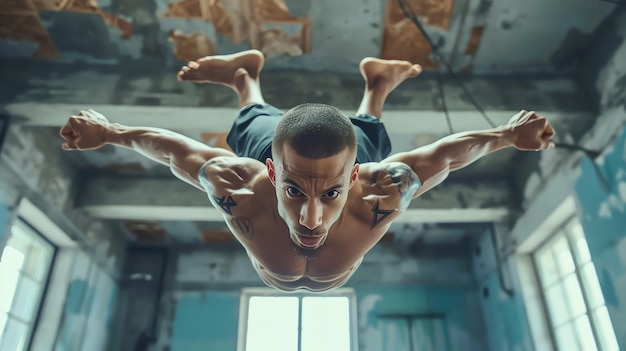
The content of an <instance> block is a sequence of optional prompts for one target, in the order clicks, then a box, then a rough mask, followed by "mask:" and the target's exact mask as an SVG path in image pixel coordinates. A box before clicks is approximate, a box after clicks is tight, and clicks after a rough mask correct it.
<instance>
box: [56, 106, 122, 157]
mask: <svg viewBox="0 0 626 351" xmlns="http://www.w3.org/2000/svg"><path fill="white" fill-rule="evenodd" d="M110 126H111V123H110V122H109V121H108V120H107V119H106V117H104V116H103V115H102V114H100V113H98V112H96V111H94V110H88V111H80V113H79V114H78V116H71V117H70V118H69V119H68V120H67V123H65V125H64V126H63V128H61V131H60V134H61V137H62V138H63V139H65V141H66V142H65V143H63V145H62V147H63V150H92V149H98V148H100V147H102V146H103V145H104V144H105V141H106V140H105V136H106V133H107V131H108V130H109V128H110Z"/></svg>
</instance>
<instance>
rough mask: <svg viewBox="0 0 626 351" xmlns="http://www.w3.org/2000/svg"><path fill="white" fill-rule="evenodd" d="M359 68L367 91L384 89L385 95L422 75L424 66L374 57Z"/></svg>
mask: <svg viewBox="0 0 626 351" xmlns="http://www.w3.org/2000/svg"><path fill="white" fill-rule="evenodd" d="M359 68H360V70H361V75H363V78H364V79H365V84H366V86H367V89H369V90H372V89H382V90H383V91H384V92H385V93H389V92H391V91H392V90H393V89H395V88H396V87H397V86H398V85H399V84H400V83H402V82H403V81H404V80H406V79H408V78H413V77H417V76H418V75H419V74H420V73H422V66H420V65H414V64H412V63H410V62H409V61H399V60H383V59H378V58H373V57H366V58H364V59H363V60H361V64H360V66H359Z"/></svg>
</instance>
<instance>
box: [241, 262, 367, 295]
mask: <svg viewBox="0 0 626 351" xmlns="http://www.w3.org/2000/svg"><path fill="white" fill-rule="evenodd" d="M249 256H250V261H252V266H253V267H254V269H255V270H256V271H257V273H258V274H259V276H260V277H261V279H262V280H263V282H264V283H265V284H267V285H268V286H270V287H273V288H276V289H278V290H282V291H295V290H301V289H305V290H309V291H314V292H321V291H327V290H330V289H334V288H338V287H341V286H343V285H344V284H345V283H346V282H347V281H348V279H350V277H351V276H352V274H354V272H356V270H357V268H358V267H359V266H360V265H361V262H362V261H363V257H361V258H359V260H358V261H357V262H356V263H355V264H354V265H353V266H352V267H350V268H349V269H348V270H347V271H346V272H343V273H340V274H334V275H332V276H329V277H306V276H299V277H298V276H295V277H294V276H283V275H280V274H276V273H274V272H271V271H269V270H268V269H267V268H265V267H263V266H262V265H261V263H259V261H257V260H256V259H255V258H254V257H252V256H251V255H249Z"/></svg>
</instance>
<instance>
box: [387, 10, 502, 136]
mask: <svg viewBox="0 0 626 351" xmlns="http://www.w3.org/2000/svg"><path fill="white" fill-rule="evenodd" d="M397 1H398V5H399V6H400V9H402V12H403V13H404V16H405V17H406V18H408V19H409V20H411V22H413V23H414V24H415V26H417V29H418V30H419V31H420V33H422V35H423V36H424V39H426V41H427V42H428V45H429V46H430V48H431V50H432V52H433V55H434V56H435V58H436V59H437V61H438V62H440V63H441V64H443V65H444V66H445V68H446V71H447V72H448V74H450V75H451V76H452V78H454V80H455V82H456V83H457V84H458V86H459V88H461V91H463V94H465V96H466V97H467V98H468V99H469V100H470V102H471V103H472V105H473V106H474V108H475V109H476V110H477V111H478V112H480V114H481V115H482V116H483V118H484V119H485V121H487V123H489V125H490V126H491V127H492V128H495V127H496V124H495V123H493V121H492V120H491V119H490V118H489V116H487V114H486V113H485V110H483V108H482V107H481V106H480V104H479V103H478V101H476V99H474V96H472V94H470V93H469V91H468V90H467V88H466V87H465V85H464V84H463V82H462V81H461V79H460V78H459V76H458V75H457V74H456V73H454V70H453V69H452V67H451V66H450V65H449V64H448V62H446V61H445V60H444V59H443V57H441V54H439V50H438V48H437V47H436V46H435V44H434V43H433V41H432V39H431V38H430V36H429V35H428V33H426V30H425V29H424V26H423V25H422V23H421V22H420V20H419V19H418V18H417V15H415V12H414V11H413V8H412V7H411V5H409V4H408V3H407V2H406V0H397Z"/></svg>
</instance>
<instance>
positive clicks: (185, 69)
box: [180, 66, 190, 73]
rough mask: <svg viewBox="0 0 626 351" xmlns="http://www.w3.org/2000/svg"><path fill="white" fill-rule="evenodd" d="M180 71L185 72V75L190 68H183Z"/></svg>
mask: <svg viewBox="0 0 626 351" xmlns="http://www.w3.org/2000/svg"><path fill="white" fill-rule="evenodd" d="M180 70H181V71H183V72H185V73H187V72H189V70H190V68H189V67H187V66H183V67H182V68H181V69H180Z"/></svg>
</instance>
